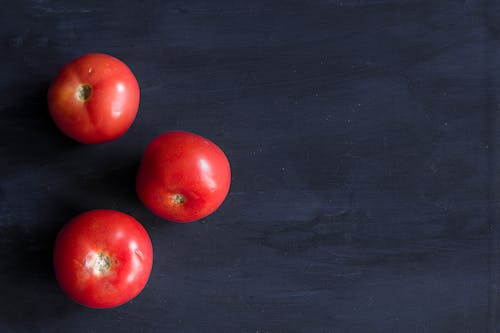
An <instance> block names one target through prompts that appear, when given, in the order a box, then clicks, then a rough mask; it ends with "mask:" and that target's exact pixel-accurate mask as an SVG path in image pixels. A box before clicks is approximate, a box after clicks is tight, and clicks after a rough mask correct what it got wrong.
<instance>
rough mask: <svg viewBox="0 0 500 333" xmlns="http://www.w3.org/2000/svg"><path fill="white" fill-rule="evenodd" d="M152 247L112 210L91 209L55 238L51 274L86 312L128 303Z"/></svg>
mask: <svg viewBox="0 0 500 333" xmlns="http://www.w3.org/2000/svg"><path fill="white" fill-rule="evenodd" d="M152 263H153V248H152V245H151V240H150V238H149V236H148V234H147V232H146V230H145V229H144V228H143V227H142V225H141V224H140V223H139V222H138V221H137V220H136V219H134V218H133V217H131V216H129V215H127V214H124V213H121V212H118V211H115V210H105V209H99V210H92V211H88V212H85V213H83V214H80V215H78V216H77V217H75V218H73V219H72V220H71V221H70V222H69V223H67V224H66V225H65V226H64V227H63V229H62V230H61V231H60V232H59V235H58V236H57V239H56V242H55V246H54V270H55V275H56V278H57V281H58V282H59V285H60V286H61V288H62V289H63V291H64V292H65V293H66V294H67V295H68V296H69V297H70V298H72V299H73V300H74V301H76V302H77V303H80V304H82V305H85V306H88V307H91V308H111V307H115V306H118V305H121V304H123V303H125V302H128V301H129V300H131V299H132V298H134V297H135V296H137V295H138V294H139V293H140V292H141V291H142V290H143V288H144V287H145V285H146V283H147V281H148V278H149V275H150V273H151V268H152Z"/></svg>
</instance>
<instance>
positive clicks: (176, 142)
mask: <svg viewBox="0 0 500 333" xmlns="http://www.w3.org/2000/svg"><path fill="white" fill-rule="evenodd" d="M230 183H231V171H230V167H229V161H228V160H227V157H226V155H225V154H224V152H223V151H222V150H221V149H220V148H219V147H218V146H217V145H215V144H214V143H213V142H212V141H210V140H208V139H205V138H203V137H201V136H199V135H196V134H193V133H188V132H182V131H174V132H168V133H165V134H162V135H160V136H159V137H157V138H156V139H154V140H153V141H152V142H151V143H150V144H149V145H148V147H147V149H146V152H145V153H144V156H143V158H142V161H141V165H140V167H139V171H138V173H137V179H136V189H137V194H138V196H139V198H140V199H141V201H142V202H143V203H144V204H145V205H146V206H147V207H148V208H149V209H150V210H151V211H153V212H154V213H155V214H157V215H159V216H161V217H163V218H165V219H167V220H170V221H174V222H191V221H195V220H198V219H201V218H203V217H205V216H207V215H209V214H211V213H213V212H214V211H215V210H216V209H217V208H218V207H219V206H220V205H221V204H222V202H223V201H224V199H225V198H226V195H227V193H228V191H229V186H230Z"/></svg>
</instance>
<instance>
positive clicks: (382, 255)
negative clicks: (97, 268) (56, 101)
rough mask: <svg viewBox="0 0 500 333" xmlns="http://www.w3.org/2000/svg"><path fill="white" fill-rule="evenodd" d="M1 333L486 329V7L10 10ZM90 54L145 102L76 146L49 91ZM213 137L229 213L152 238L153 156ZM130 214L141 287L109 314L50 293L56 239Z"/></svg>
mask: <svg viewBox="0 0 500 333" xmlns="http://www.w3.org/2000/svg"><path fill="white" fill-rule="evenodd" d="M0 27H1V29H0V69H1V71H0V156H1V163H0V174H1V176H2V177H1V179H0V300H1V302H0V331H1V332H70V331H71V332H104V331H105V332H120V331H129V332H140V331H144V332H146V331H151V332H153V331H157V332H186V333H190V332H260V333H264V332H270V333H274V332H286V333H293V332H314V333H322V332H324V333H326V332H454V333H459V332H495V330H496V329H498V328H499V307H500V304H499V303H498V288H499V268H498V265H499V264H500V262H499V257H498V253H499V245H498V241H499V230H498V221H497V220H498V218H499V215H498V207H499V202H500V201H499V199H500V198H499V195H498V193H499V190H498V186H499V181H498V173H499V171H500V164H499V163H498V162H499V160H498V143H499V140H500V137H499V133H500V132H499V131H498V128H499V122H498V115H499V113H500V99H499V96H500V81H499V78H498V76H499V75H498V73H500V2H498V1H494V0H491V1H474V0H473V1H451V0H442V1H416V0H407V1H392V0H378V1H377V0H372V1H370V0H366V1H363V0H345V1H335V0H330V1H327V0H319V1H229V0H213V1H201V0H192V1H129V2H121V1H90V0H86V1H72V2H71V3H70V2H66V1H46V0H39V1H11V2H4V3H3V5H2V10H1V12H0ZM87 52H104V53H109V54H112V55H114V56H116V57H118V58H120V59H122V60H123V61H125V62H126V63H127V64H128V65H129V66H130V67H131V68H132V70H133V71H134V73H135V74H136V76H137V78H138V80H139V83H140V86H141V89H142V90H141V106H140V111H139V115H138V118H137V120H136V122H135V123H134V125H133V127H132V128H131V130H130V131H129V132H128V133H127V134H126V135H125V136H124V137H122V138H120V139H119V140H117V141H114V142H112V143H108V144H103V145H97V146H85V145H80V144H77V143H75V142H73V141H71V140H70V139H67V138H66V137H64V136H63V135H62V134H60V133H59V131H58V130H57V128H56V127H55V125H53V124H52V122H51V120H50V118H49V116H48V113H47V106H46V100H45V94H46V91H47V88H48V84H49V82H50V80H51V79H52V78H53V76H54V75H55V73H56V72H57V70H58V68H59V67H60V66H61V65H62V64H64V63H65V62H67V61H69V60H70V59H72V58H74V57H76V56H78V55H81V54H83V53H87ZM173 129H182V130H188V131H193V132H196V133H198V134H201V135H203V136H206V137H208V138H210V139H212V140H213V141H215V142H216V143H217V144H219V145H220V146H221V147H222V148H223V149H224V150H225V152H226V153H227V155H228V157H229V159H230V161H231V165H232V170H233V179H232V181H233V182H232V187H231V192H230V194H229V196H228V198H227V200H226V202H225V203H224V204H223V206H222V207H221V208H220V209H219V210H218V211H217V212H216V213H215V214H213V215H211V216H210V217H208V218H206V219H204V220H203V221H201V222H197V223H191V224H186V225H181V224H174V223H167V222H164V221H162V220H160V219H158V218H156V217H155V216H154V215H152V214H151V213H149V212H148V211H147V210H146V209H145V208H144V207H143V206H142V205H141V204H140V202H139V201H138V199H137V197H136V195H135V191H134V177H135V173H136V169H137V166H138V162H139V159H140V157H141V154H142V152H143V151H144V149H145V147H146V145H147V143H148V142H149V141H150V140H151V139H152V138H153V137H154V136H156V135H158V134H160V133H163V132H165V131H168V130H173ZM93 208H113V209H118V210H121V211H124V212H126V213H129V214H132V215H133V216H135V217H136V218H137V219H139V220H140V221H141V222H142V223H143V224H144V225H145V227H146V229H147V230H148V232H149V233H150V236H151V238H152V240H153V244H154V250H155V260H154V268H153V272H152V275H151V278H150V281H149V284H148V286H147V288H146V289H145V290H144V292H143V293H142V294H141V295H140V296H139V297H138V298H136V299H135V300H134V301H132V302H130V303H128V304H126V305H124V306H122V307H119V308H116V309H113V310H106V311H96V310H91V309H86V308H83V307H81V306H78V305H76V304H74V303H72V302H71V301H70V300H69V299H67V298H66V297H65V296H64V295H63V294H62V292H61V291H60V290H59V288H58V286H57V284H56V282H55V280H54V276H53V272H52V266H51V265H52V263H51V248H52V244H53V240H54V238H55V236H56V233H57V231H58V230H59V229H60V227H61V226H62V225H63V224H64V223H65V222H66V221H67V220H68V219H69V218H71V217H72V216H74V215H76V214H78V213H80V212H82V211H85V210H88V209H93Z"/></svg>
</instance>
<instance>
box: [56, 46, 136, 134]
mask: <svg viewBox="0 0 500 333" xmlns="http://www.w3.org/2000/svg"><path fill="white" fill-rule="evenodd" d="M139 94H140V93H139V84H138V83H137V80H136V78H135V76H134V74H133V73H132V72H131V71H130V69H129V68H128V67H127V65H125V64H124V63H123V62H121V61H120V60H118V59H116V58H114V57H112V56H109V55H106V54H98V53H91V54H86V55H83V56H81V57H79V58H76V59H74V60H72V61H71V62H69V63H68V64H66V65H65V66H64V67H63V68H62V69H61V71H60V72H59V74H58V75H57V76H56V78H55V79H54V81H53V82H52V84H51V86H50V88H49V92H48V96H47V97H48V104H49V111H50V115H51V116H52V119H54V122H55V123H56V125H57V126H58V127H59V129H60V130H61V131H62V132H63V133H65V134H66V135H68V136H69V137H71V138H73V139H75V140H76V141H79V142H81V143H103V142H107V141H111V140H114V139H116V138H118V137H120V136H122V135H123V134H124V133H125V132H126V131H127V130H128V129H129V127H130V126H131V125H132V123H133V122H134V119H135V116H136V115H137V110H138V108H139Z"/></svg>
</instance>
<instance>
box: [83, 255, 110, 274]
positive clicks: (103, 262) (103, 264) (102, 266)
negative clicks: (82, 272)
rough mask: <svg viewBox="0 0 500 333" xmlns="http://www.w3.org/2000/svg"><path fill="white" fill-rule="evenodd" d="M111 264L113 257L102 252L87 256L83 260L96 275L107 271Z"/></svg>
mask: <svg viewBox="0 0 500 333" xmlns="http://www.w3.org/2000/svg"><path fill="white" fill-rule="evenodd" d="M112 264H113V259H112V258H111V257H110V256H109V255H107V254H104V253H102V252H99V253H97V254H95V255H93V256H91V257H89V258H88V259H87V260H86V262H85V266H86V267H88V268H90V269H92V271H93V272H94V274H96V275H97V274H103V273H105V272H107V271H109V270H110V268H111V266H112Z"/></svg>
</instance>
